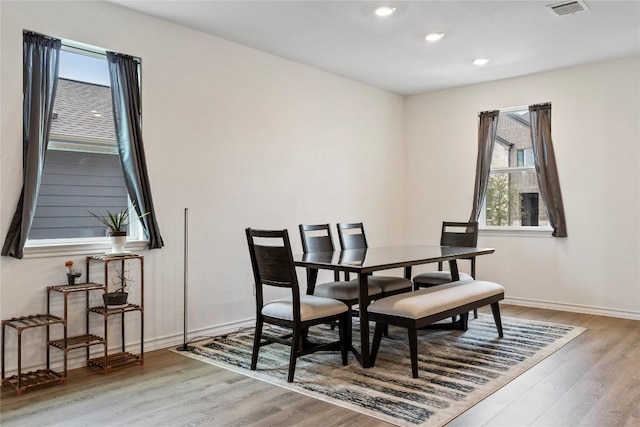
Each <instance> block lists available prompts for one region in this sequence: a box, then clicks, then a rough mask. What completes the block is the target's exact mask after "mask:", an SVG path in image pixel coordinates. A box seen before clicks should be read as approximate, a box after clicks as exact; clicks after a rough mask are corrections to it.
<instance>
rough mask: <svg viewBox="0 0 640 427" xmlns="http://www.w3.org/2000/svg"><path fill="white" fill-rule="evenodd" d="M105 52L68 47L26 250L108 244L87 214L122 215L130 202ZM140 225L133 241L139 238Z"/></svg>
mask: <svg viewBox="0 0 640 427" xmlns="http://www.w3.org/2000/svg"><path fill="white" fill-rule="evenodd" d="M109 85H110V79H109V70H108V65H107V59H106V55H105V52H104V51H102V52H101V51H100V50H99V49H97V48H87V47H86V46H82V47H81V48H79V47H78V46H76V45H72V44H70V43H64V42H63V47H62V51H61V54H60V72H59V76H58V84H57V91H56V98H55V103H54V107H53V110H54V113H53V122H52V125H51V132H50V135H49V145H48V147H47V154H46V158H45V163H44V169H43V174H42V182H41V185H40V190H39V193H38V200H37V205H36V210H35V216H34V219H33V223H32V226H31V230H30V232H29V240H28V242H27V245H28V246H34V245H42V244H45V245H46V244H50V243H56V244H60V243H91V242H98V241H102V240H104V241H106V236H107V234H106V230H105V228H104V226H103V225H101V224H100V223H99V222H98V221H97V220H96V219H95V218H93V217H92V216H91V215H90V214H89V211H93V212H104V211H106V210H107V209H108V210H110V211H117V210H121V209H122V208H124V207H127V206H128V205H129V204H130V202H129V197H128V192H127V188H126V186H125V182H124V176H123V171H122V166H121V164H120V159H119V154H118V150H117V142H116V136H115V126H114V122H113V106H112V101H111V89H110V87H109ZM140 236H141V227H140V225H139V223H134V224H132V225H131V226H130V230H129V239H132V240H139V239H140V238H141V237H140Z"/></svg>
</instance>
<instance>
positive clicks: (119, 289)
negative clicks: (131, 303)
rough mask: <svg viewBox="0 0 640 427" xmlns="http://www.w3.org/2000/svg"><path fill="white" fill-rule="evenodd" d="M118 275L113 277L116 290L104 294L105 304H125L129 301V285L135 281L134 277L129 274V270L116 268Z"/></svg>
mask: <svg viewBox="0 0 640 427" xmlns="http://www.w3.org/2000/svg"><path fill="white" fill-rule="evenodd" d="M116 272H117V274H116V276H117V277H114V278H113V285H114V287H115V290H114V291H112V292H107V293H105V294H104V304H105V306H114V305H123V304H126V303H127V300H128V298H129V293H128V292H127V291H128V290H129V285H131V283H133V277H131V275H128V274H127V273H128V271H127V270H120V269H117V270H116Z"/></svg>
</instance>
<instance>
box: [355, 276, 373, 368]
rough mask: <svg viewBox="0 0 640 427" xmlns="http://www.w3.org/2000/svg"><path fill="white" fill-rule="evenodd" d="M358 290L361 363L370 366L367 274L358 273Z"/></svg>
mask: <svg viewBox="0 0 640 427" xmlns="http://www.w3.org/2000/svg"><path fill="white" fill-rule="evenodd" d="M358 282H359V286H358V290H359V292H360V295H359V298H358V305H359V310H360V343H361V344H360V351H361V354H360V357H361V360H360V364H361V365H362V367H363V368H368V367H370V361H369V356H370V353H371V349H370V348H369V312H368V311H367V307H368V306H369V285H368V280H367V274H362V273H360V274H358Z"/></svg>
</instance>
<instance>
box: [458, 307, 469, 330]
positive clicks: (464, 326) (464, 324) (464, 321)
mask: <svg viewBox="0 0 640 427" xmlns="http://www.w3.org/2000/svg"><path fill="white" fill-rule="evenodd" d="M460 329H461V330H463V331H466V330H468V329H469V312H468V311H467V312H464V313H460Z"/></svg>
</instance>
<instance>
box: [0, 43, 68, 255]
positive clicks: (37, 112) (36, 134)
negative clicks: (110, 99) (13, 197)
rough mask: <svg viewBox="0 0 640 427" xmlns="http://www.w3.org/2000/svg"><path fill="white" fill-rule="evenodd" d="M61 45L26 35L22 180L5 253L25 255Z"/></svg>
mask: <svg viewBox="0 0 640 427" xmlns="http://www.w3.org/2000/svg"><path fill="white" fill-rule="evenodd" d="M61 46H62V43H61V41H60V40H58V39H53V38H50V37H46V36H43V35H42V34H37V33H33V32H28V31H26V32H25V33H24V34H23V41H22V59H23V79H22V81H23V88H22V90H23V95H24V98H23V140H22V147H23V157H22V162H23V166H22V167H23V183H22V191H21V192H20V199H19V200H18V205H17V207H16V210H15V213H14V214H13V219H12V220H11V225H10V226H9V231H8V232H7V236H6V238H5V241H4V245H3V246H2V256H11V257H14V258H19V259H21V258H22V257H23V256H24V245H25V243H26V241H27V238H28V237H29V230H30V229H31V224H32V222H33V216H34V214H35V210H36V201H37V200H38V191H39V189H40V181H41V179H42V169H43V167H44V159H45V155H46V153H47V145H48V144H49V131H50V130H51V120H52V117H53V103H54V100H55V95H56V86H57V84H58V69H59V66H60V47H61Z"/></svg>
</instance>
